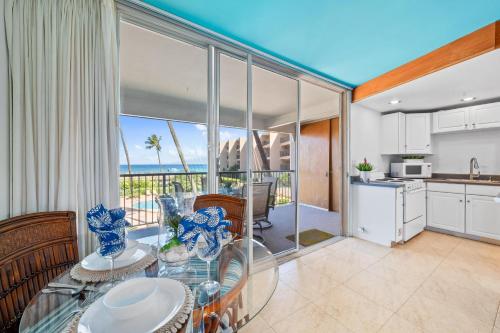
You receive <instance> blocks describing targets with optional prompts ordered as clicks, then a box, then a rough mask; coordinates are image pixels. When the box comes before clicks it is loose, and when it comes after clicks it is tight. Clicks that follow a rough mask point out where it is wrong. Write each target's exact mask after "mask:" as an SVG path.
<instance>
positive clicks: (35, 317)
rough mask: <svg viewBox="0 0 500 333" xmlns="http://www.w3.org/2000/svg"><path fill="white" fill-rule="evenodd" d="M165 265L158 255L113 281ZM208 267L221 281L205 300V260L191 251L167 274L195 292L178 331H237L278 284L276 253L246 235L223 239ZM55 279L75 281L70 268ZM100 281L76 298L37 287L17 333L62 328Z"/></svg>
mask: <svg viewBox="0 0 500 333" xmlns="http://www.w3.org/2000/svg"><path fill="white" fill-rule="evenodd" d="M157 238H158V237H157V236H156V235H150V236H148V237H143V238H139V239H136V240H137V241H139V242H141V243H146V244H150V245H156V241H157ZM164 265H165V263H163V262H162V261H161V260H157V261H156V262H155V263H153V264H152V265H150V266H149V267H147V268H146V269H144V270H141V271H139V272H137V273H134V274H130V275H128V276H126V277H125V278H124V279H122V280H120V281H117V282H116V283H120V282H121V281H124V280H129V279H133V278H137V277H151V278H155V277H158V275H159V274H158V273H159V272H162V271H164V269H165V267H164ZM211 267H212V271H211V273H210V274H211V277H212V278H214V277H215V278H216V279H217V280H218V281H219V282H220V285H221V288H220V291H219V292H218V293H217V294H216V295H214V296H212V297H210V298H209V299H208V300H207V299H206V298H205V299H204V300H203V301H201V299H202V297H198V295H201V293H200V292H199V288H198V286H199V284H200V283H201V282H203V281H205V280H207V270H206V263H205V262H204V261H201V260H200V259H198V258H197V257H196V256H194V257H191V258H190V259H189V266H188V270H186V272H185V273H177V274H174V275H171V276H167V277H168V278H172V279H175V280H179V281H181V282H183V283H184V284H186V285H188V286H189V287H190V289H191V290H192V292H193V294H194V295H195V306H194V310H193V312H192V314H191V318H190V320H189V321H188V323H187V324H186V325H185V326H184V327H183V328H182V329H181V330H180V332H186V333H191V332H193V333H197V332H205V333H215V332H217V330H218V329H220V328H221V329H224V332H231V331H232V332H236V331H238V330H239V329H240V328H241V327H243V326H244V325H246V324H247V323H248V322H250V321H251V320H252V318H254V317H255V316H256V315H257V314H258V313H259V312H260V311H261V310H262V308H263V307H264V306H265V305H266V304H267V302H268V301H269V299H270V298H271V296H272V295H273V293H274V290H275V288H276V285H277V283H278V265H277V262H276V259H275V257H274V256H273V254H272V253H271V252H270V251H269V250H268V249H267V248H266V247H265V246H264V245H263V244H261V243H259V242H258V241H256V240H253V239H249V238H248V237H243V238H239V239H236V240H234V241H232V242H231V243H229V244H226V245H225V246H224V248H223V249H222V252H221V254H220V255H219V256H218V257H217V259H216V260H215V261H214V262H212V265H211ZM54 282H60V283H66V284H74V285H78V284H80V282H79V281H76V280H73V279H72V278H71V277H70V274H69V271H67V272H65V273H63V274H61V275H60V276H58V277H57V278H56V279H55V281H54ZM99 285H100V284H97V285H93V286H95V287H97V288H95V290H96V291H85V292H84V293H83V294H80V297H78V296H70V295H62V294H55V293H53V294H43V293H41V292H39V293H38V294H37V295H36V296H35V297H34V298H33V299H32V300H31V301H30V303H29V304H28V306H27V307H26V309H25V311H24V313H23V316H22V318H21V323H20V327H19V332H20V333H28V332H29V333H35V332H36V333H41V332H43V333H51V332H54V333H56V332H62V331H63V330H64V328H65V327H66V325H67V323H69V321H70V320H71V317H72V316H74V314H75V313H77V311H78V310H82V309H83V308H84V307H85V306H88V305H90V304H91V303H92V302H94V301H96V300H97V299H99V298H100V297H102V296H103V294H102V293H101V292H99V291H98V288H99ZM202 314H203V315H202ZM130 315H131V316H133V315H134V314H130ZM103 316H104V314H103ZM103 318H104V317H103ZM103 318H96V319H99V320H102V319H103ZM137 320H140V318H137ZM202 325H203V327H202ZM86 333H91V332H86ZM106 333H112V332H106Z"/></svg>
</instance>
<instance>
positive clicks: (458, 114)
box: [432, 108, 469, 133]
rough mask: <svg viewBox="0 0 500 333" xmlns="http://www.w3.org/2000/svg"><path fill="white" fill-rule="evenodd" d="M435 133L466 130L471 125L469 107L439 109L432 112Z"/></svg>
mask: <svg viewBox="0 0 500 333" xmlns="http://www.w3.org/2000/svg"><path fill="white" fill-rule="evenodd" d="M432 123H433V128H432V132H433V133H441V132H454V131H463V130H466V129H467V127H468V126H469V108H460V109H455V110H448V111H439V112H436V113H433V114H432Z"/></svg>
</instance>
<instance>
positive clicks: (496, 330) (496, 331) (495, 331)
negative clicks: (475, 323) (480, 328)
mask: <svg viewBox="0 0 500 333" xmlns="http://www.w3.org/2000/svg"><path fill="white" fill-rule="evenodd" d="M492 333H500V328H498V327H493V331H492Z"/></svg>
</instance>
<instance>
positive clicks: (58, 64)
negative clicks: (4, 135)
mask: <svg viewBox="0 0 500 333" xmlns="http://www.w3.org/2000/svg"><path fill="white" fill-rule="evenodd" d="M4 1H5V2H4V6H5V8H4V9H5V28H6V36H7V48H8V62H9V89H10V91H9V97H10V110H9V111H10V113H11V118H10V119H11V133H10V135H11V184H10V189H11V198H10V215H11V216H16V215H20V214H25V213H30V212H39V211H54V210H72V211H76V212H77V217H78V219H77V220H78V237H79V238H78V243H79V250H80V255H81V256H82V255H85V254H87V253H89V252H90V251H92V250H93V249H94V246H95V244H94V243H95V241H94V237H93V236H92V235H91V234H90V233H89V231H88V229H87V224H86V221H85V214H86V212H87V210H88V209H89V208H91V207H93V206H94V205H96V204H98V203H103V204H104V205H105V206H107V207H111V208H112V207H118V205H119V188H118V187H119V185H118V183H119V158H118V147H119V146H118V99H119V95H118V89H119V82H118V70H119V69H118V50H117V38H116V15H115V11H116V10H115V5H114V1H113V0H64V1H61V0H43V1H35V0H4Z"/></svg>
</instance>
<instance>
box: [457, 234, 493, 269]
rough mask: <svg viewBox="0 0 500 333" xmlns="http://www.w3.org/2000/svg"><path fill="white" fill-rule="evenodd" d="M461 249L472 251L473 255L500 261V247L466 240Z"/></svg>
mask: <svg viewBox="0 0 500 333" xmlns="http://www.w3.org/2000/svg"><path fill="white" fill-rule="evenodd" d="M459 248H460V249H465V250H467V251H471V252H472V253H475V254H479V255H481V256H483V257H489V258H493V259H495V260H497V261H498V260H500V246H498V245H493V244H487V243H483V242H478V241H474V240H469V239H464V240H463V241H462V243H461V244H460V247H459ZM499 265H500V263H499Z"/></svg>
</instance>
